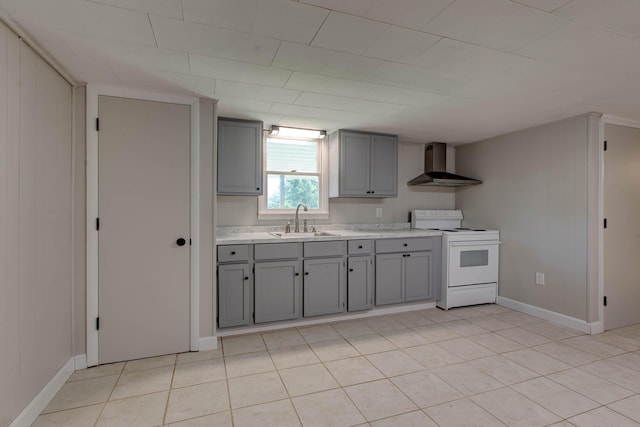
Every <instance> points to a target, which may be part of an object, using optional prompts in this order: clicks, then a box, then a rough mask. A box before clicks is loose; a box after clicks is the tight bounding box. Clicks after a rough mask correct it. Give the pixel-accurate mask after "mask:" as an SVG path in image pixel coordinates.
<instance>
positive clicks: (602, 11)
mask: <svg viewBox="0 0 640 427" xmlns="http://www.w3.org/2000/svg"><path fill="white" fill-rule="evenodd" d="M614 5H615V7H612V6H614ZM553 13H554V15H557V16H560V17H562V18H567V19H571V20H572V21H577V22H581V23H583V24H586V25H591V26H594V27H598V28H603V29H606V30H609V31H613V32H616V33H618V34H623V35H625V36H628V37H633V38H640V25H639V24H638V17H639V16H640V2H639V1H637V0H615V1H613V2H611V1H603V0H581V1H572V2H570V3H567V4H566V5H564V6H562V7H561V8H559V9H558V10H556V11H555V12H553Z"/></svg>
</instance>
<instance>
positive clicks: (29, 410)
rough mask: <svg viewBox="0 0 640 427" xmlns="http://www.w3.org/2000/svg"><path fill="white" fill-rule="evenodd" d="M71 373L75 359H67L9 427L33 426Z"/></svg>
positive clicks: (73, 369)
mask: <svg viewBox="0 0 640 427" xmlns="http://www.w3.org/2000/svg"><path fill="white" fill-rule="evenodd" d="M73 371H75V357H72V358H71V359H69V361H68V362H67V363H65V364H64V366H63V367H62V368H60V370H59V371H58V373H56V374H55V375H54V376H53V378H51V381H49V383H48V384H47V385H46V386H44V388H43V389H42V390H41V391H40V393H38V395H37V396H36V397H34V398H33V400H32V401H31V402H30V403H29V404H28V405H27V407H26V408H24V410H23V411H22V412H20V414H19V415H18V416H17V417H16V419H15V420H13V422H12V423H11V424H10V425H9V427H29V426H30V425H31V424H33V422H34V421H35V420H36V418H38V415H40V413H41V412H42V411H43V410H44V408H46V407H47V405H48V404H49V402H51V399H53V398H54V396H55V395H56V393H58V391H60V389H61V388H62V386H63V385H64V383H66V382H67V380H68V379H69V377H70V376H71V374H73Z"/></svg>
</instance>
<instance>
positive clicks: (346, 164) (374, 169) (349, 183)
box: [329, 130, 398, 197]
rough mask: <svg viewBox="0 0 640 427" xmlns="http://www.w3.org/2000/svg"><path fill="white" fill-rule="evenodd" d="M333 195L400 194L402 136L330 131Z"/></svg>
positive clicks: (330, 179) (393, 195) (331, 190)
mask: <svg viewBox="0 0 640 427" xmlns="http://www.w3.org/2000/svg"><path fill="white" fill-rule="evenodd" d="M329 169H330V172H329V197H396V196H397V194H398V137H396V136H393V135H381V134H371V133H365V132H357V131H347V130H339V131H337V132H334V133H332V134H331V135H329Z"/></svg>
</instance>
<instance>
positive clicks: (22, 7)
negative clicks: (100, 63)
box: [12, 0, 156, 46]
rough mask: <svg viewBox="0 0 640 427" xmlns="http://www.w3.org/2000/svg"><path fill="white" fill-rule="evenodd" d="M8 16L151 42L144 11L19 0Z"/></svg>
mask: <svg viewBox="0 0 640 427" xmlns="http://www.w3.org/2000/svg"><path fill="white" fill-rule="evenodd" d="M12 18H13V19H15V20H16V21H17V22H19V23H20V24H21V25H23V26H24V27H29V26H31V25H33V26H39V27H48V28H53V29H56V30H62V31H68V32H73V33H80V34H88V35H93V36H98V37H105V38H110V39H114V40H120V41H126V42H131V43H139V44H146V45H149V46H155V43H156V42H155V39H154V36H153V31H152V30H151V25H150V24H149V17H148V15H147V14H146V13H142V12H136V11H132V10H127V9H122V8H118V7H113V6H106V5H103V4H98V3H90V2H87V1H85V0H56V1H22V2H19V3H18V5H15V6H14V13H13V14H12Z"/></svg>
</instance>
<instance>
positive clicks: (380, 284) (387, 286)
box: [375, 237, 442, 305]
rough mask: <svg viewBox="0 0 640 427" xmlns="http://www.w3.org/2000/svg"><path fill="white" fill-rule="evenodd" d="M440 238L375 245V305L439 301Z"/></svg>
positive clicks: (387, 240) (389, 241) (395, 240)
mask: <svg viewBox="0 0 640 427" xmlns="http://www.w3.org/2000/svg"><path fill="white" fill-rule="evenodd" d="M441 254H442V249H441V238H440V237H422V238H407V239H386V240H378V241H376V273H375V290H376V298H375V299H376V305H386V304H395V303H400V302H406V301H420V300H427V299H438V298H439V296H440V293H439V290H440V282H441V274H442V272H441V259H442V258H441Z"/></svg>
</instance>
